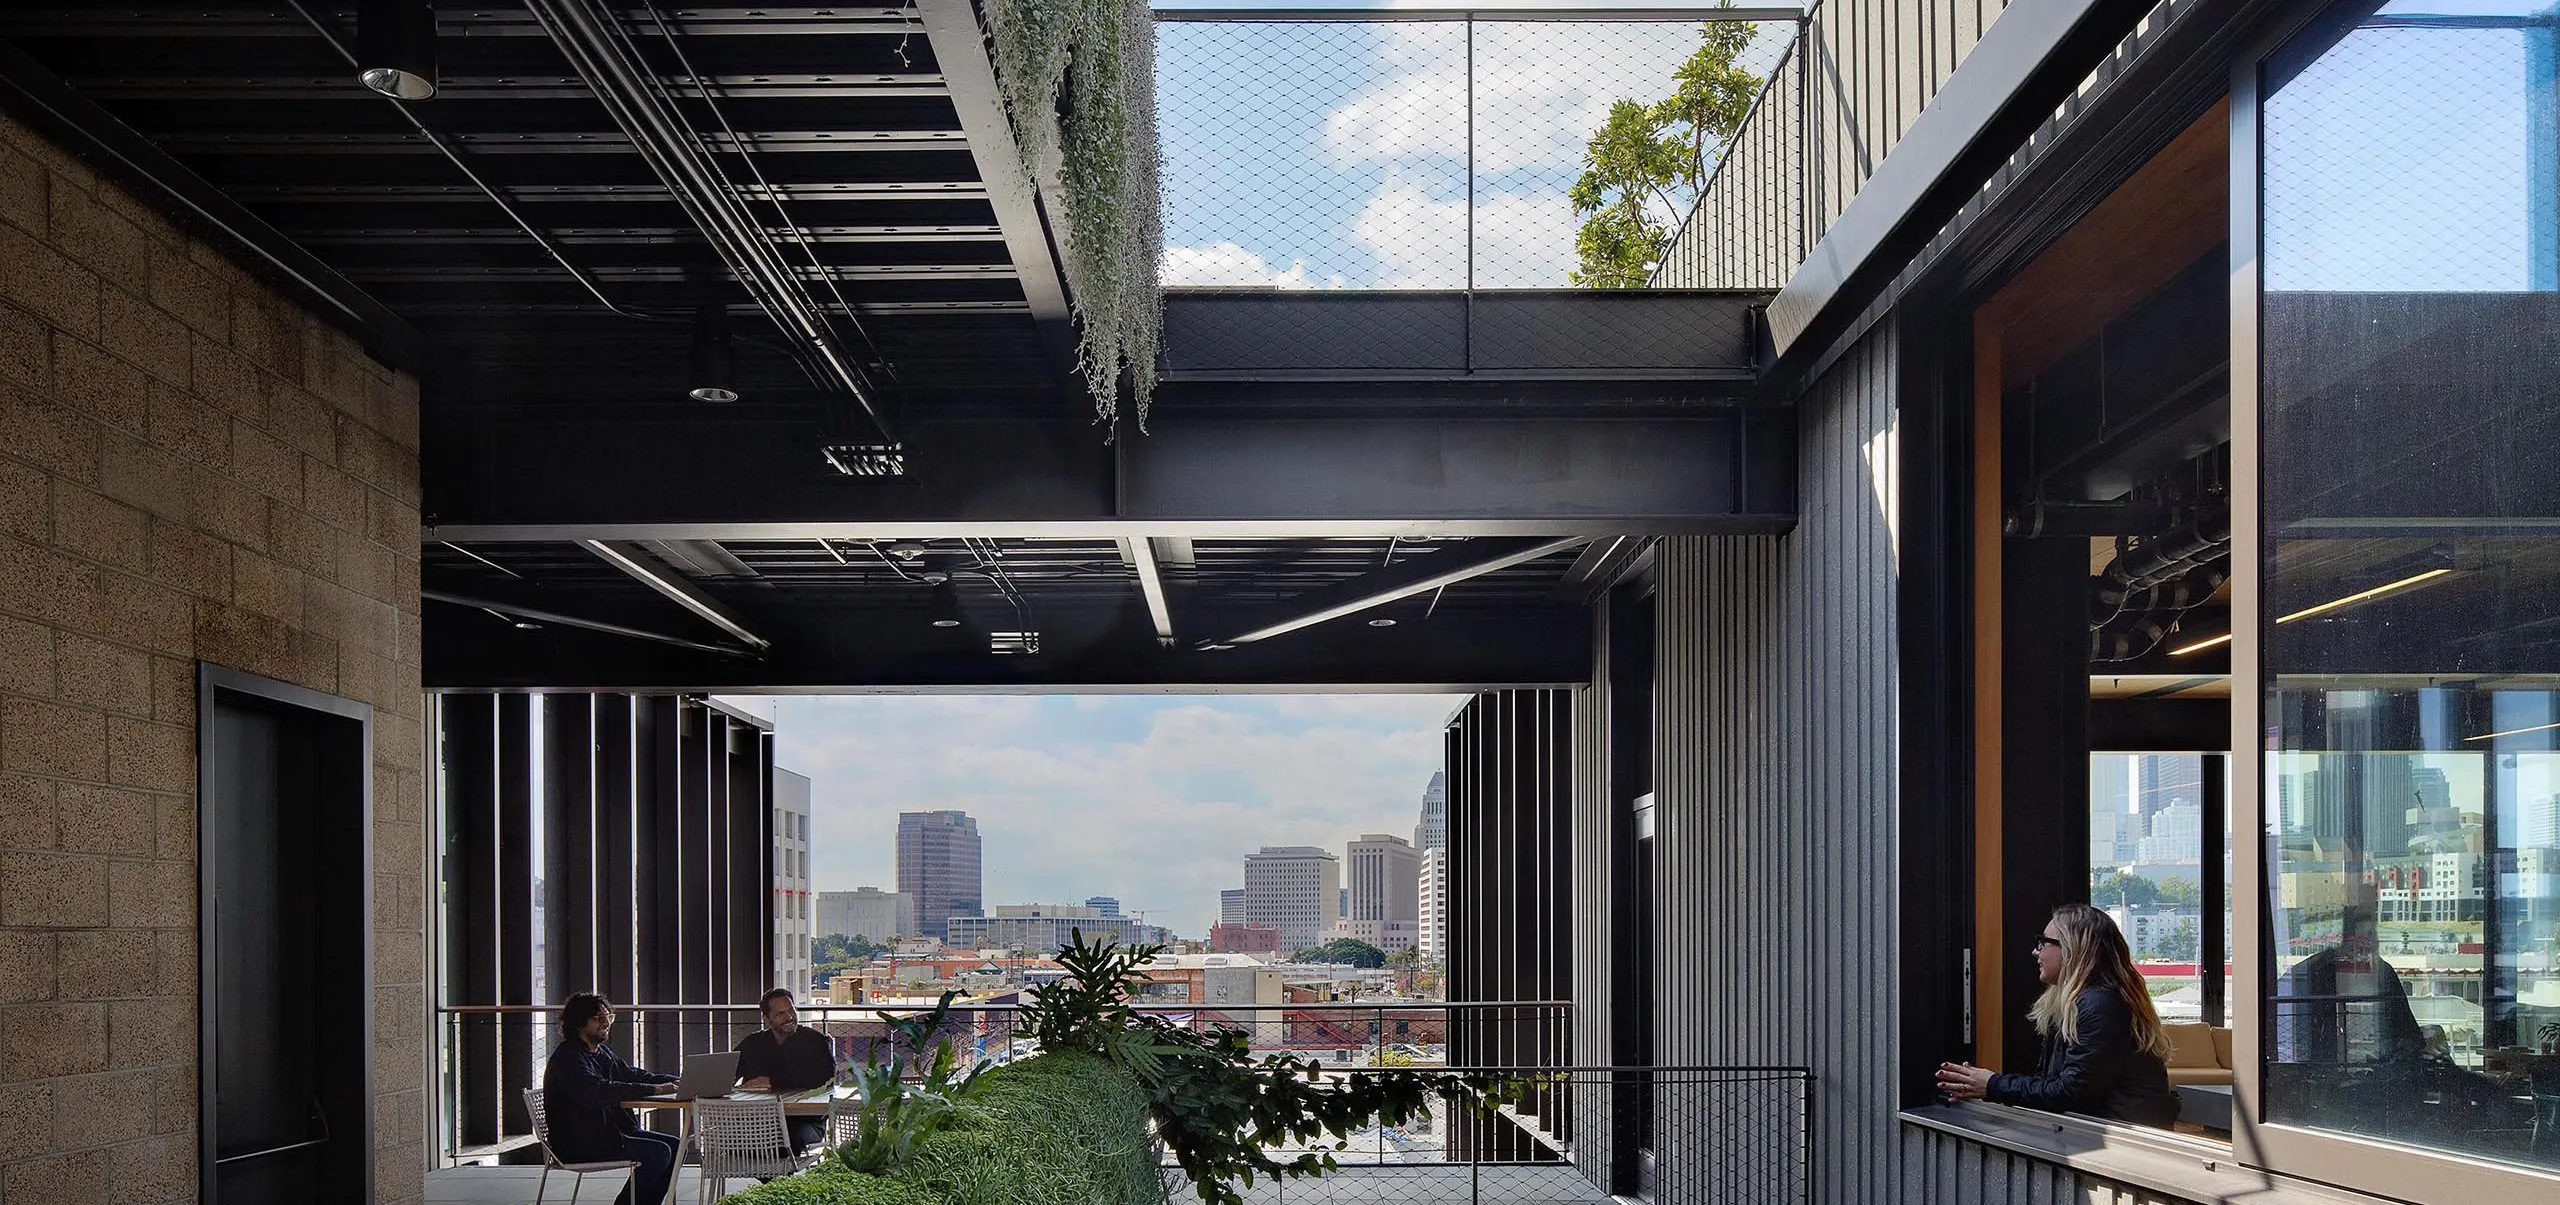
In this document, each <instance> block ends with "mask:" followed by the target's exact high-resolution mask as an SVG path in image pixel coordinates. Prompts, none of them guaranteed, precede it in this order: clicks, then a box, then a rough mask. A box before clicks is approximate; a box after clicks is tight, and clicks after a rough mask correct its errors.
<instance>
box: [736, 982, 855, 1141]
mask: <svg viewBox="0 0 2560 1205" xmlns="http://www.w3.org/2000/svg"><path fill="white" fill-rule="evenodd" d="M757 1011H759V1012H761V1013H763V1014H764V1028H763V1029H761V1030H758V1031H756V1032H754V1033H751V1034H748V1035H747V1040H746V1041H743V1042H740V1043H738V1086H739V1087H740V1088H743V1089H745V1090H747V1091H749V1092H802V1091H806V1090H808V1089H810V1088H817V1087H823V1086H825V1085H827V1084H832V1083H834V1082H835V1078H836V1050H835V1043H833V1042H830V1041H828V1040H827V1036H826V1035H825V1034H822V1033H819V1032H818V1031H816V1030H814V1029H808V1028H804V1027H803V1026H802V1025H801V1024H800V1011H799V1010H798V1009H797V1008H795V1007H793V1006H792V1000H791V993H790V991H789V990H787V989H784V988H778V987H777V988H775V989H773V990H772V991H769V992H766V993H765V994H764V999H763V1000H762V1001H760V1002H758V1004H757ZM826 1131H827V1123H826V1120H825V1119H824V1118H819V1117H794V1118H792V1119H791V1146H792V1149H794V1150H807V1149H809V1148H810V1147H813V1146H816V1145H818V1143H819V1142H821V1141H823V1140H824V1139H825V1138H826Z"/></svg>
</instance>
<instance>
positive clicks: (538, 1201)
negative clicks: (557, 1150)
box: [533, 1163, 551, 1205]
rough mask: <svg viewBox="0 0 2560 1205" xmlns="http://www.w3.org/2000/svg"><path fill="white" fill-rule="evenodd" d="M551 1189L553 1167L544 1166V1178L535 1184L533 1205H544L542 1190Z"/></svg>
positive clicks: (546, 1164)
mask: <svg viewBox="0 0 2560 1205" xmlns="http://www.w3.org/2000/svg"><path fill="white" fill-rule="evenodd" d="M549 1187H551V1165H550V1164H548V1163H545V1164H543V1165H542V1178H541V1179H539V1180H536V1181H534V1182H533V1205H542V1190H543V1189H546V1188H549Z"/></svg>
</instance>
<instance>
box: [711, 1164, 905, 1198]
mask: <svg viewBox="0 0 2560 1205" xmlns="http://www.w3.org/2000/svg"><path fill="white" fill-rule="evenodd" d="M826 1166H827V1165H825V1164H821V1165H819V1168H820V1169H819V1170H817V1171H809V1172H802V1173H801V1174H799V1175H796V1176H788V1177H785V1178H783V1179H780V1180H776V1181H774V1182H773V1183H771V1184H759V1185H756V1186H755V1187H753V1188H750V1189H747V1190H746V1191H744V1192H733V1193H730V1194H729V1195H728V1196H725V1197H722V1198H720V1199H721V1201H722V1202H724V1205H943V1202H942V1198H940V1197H937V1196H935V1195H933V1194H932V1193H930V1192H927V1191H925V1190H924V1189H921V1188H918V1187H916V1186H915V1185H913V1184H908V1183H906V1182H904V1181H900V1180H891V1179H886V1178H884V1177H880V1176H866V1175H861V1174H859V1173H856V1172H848V1171H842V1170H833V1171H830V1170H826Z"/></svg>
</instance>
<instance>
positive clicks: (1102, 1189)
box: [899, 1052, 1164, 1205]
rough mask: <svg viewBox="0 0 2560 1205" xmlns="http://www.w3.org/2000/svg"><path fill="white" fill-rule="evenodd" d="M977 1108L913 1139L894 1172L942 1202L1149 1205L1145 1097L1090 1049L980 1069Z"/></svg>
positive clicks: (1156, 1187)
mask: <svg viewBox="0 0 2560 1205" xmlns="http://www.w3.org/2000/svg"><path fill="white" fill-rule="evenodd" d="M970 1104H971V1105H972V1106H973V1107H975V1108H976V1109H977V1110H978V1111H979V1114H980V1115H979V1116H978V1117H976V1118H973V1119H971V1120H969V1121H966V1122H962V1123H960V1124H958V1125H955V1126H953V1127H952V1128H951V1129H950V1130H948V1131H945V1132H943V1133H940V1134H936V1135H933V1136H932V1137H930V1138H927V1139H925V1140H924V1141H923V1142H921V1143H919V1144H917V1148H916V1154H915V1159H914V1160H913V1162H911V1163H909V1164H908V1165H907V1166H906V1168H905V1169H903V1170H902V1171H901V1172H900V1173H899V1174H900V1175H901V1176H902V1177H904V1178H906V1179H909V1180H911V1181H912V1182H914V1183H916V1184H919V1185H922V1186H924V1187H926V1188H928V1189H931V1190H932V1191H933V1192H934V1193H935V1194H936V1195H937V1196H938V1197H939V1198H940V1200H942V1201H943V1202H944V1205H1158V1203H1159V1202H1160V1201H1162V1199H1163V1195H1164V1190H1163V1182H1162V1181H1161V1180H1160V1179H1159V1178H1158V1177H1157V1175H1156V1168H1155V1159H1154V1156H1153V1153H1152V1152H1151V1150H1150V1148H1149V1146H1148V1142H1147V1096H1146V1093H1145V1092H1144V1091H1142V1090H1141V1089H1140V1088H1139V1087H1138V1085H1137V1082H1136V1081H1135V1080H1133V1079H1131V1078H1130V1076H1129V1074H1128V1073H1127V1072H1125V1071H1122V1070H1120V1069H1119V1068H1117V1067H1114V1066H1112V1065H1111V1064H1110V1063H1108V1062H1106V1061H1104V1060H1102V1059H1099V1058H1095V1057H1093V1056H1091V1055H1084V1054H1074V1053H1065V1052H1059V1053H1050V1054H1043V1055H1041V1056H1039V1057H1038V1058H1034V1059H1030V1060H1027V1061H1025V1062H1020V1063H1014V1064H1010V1065H1008V1066H1004V1067H999V1068H996V1069H995V1070H992V1071H989V1072H988V1073H987V1074H986V1075H985V1076H984V1077H982V1079H981V1082H980V1085H979V1087H978V1090H977V1092H976V1093H974V1094H973V1095H972V1096H971V1097H970Z"/></svg>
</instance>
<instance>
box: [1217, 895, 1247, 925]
mask: <svg viewBox="0 0 2560 1205" xmlns="http://www.w3.org/2000/svg"><path fill="white" fill-rule="evenodd" d="M1218 923H1219V924H1222V925H1241V924H1243V923H1244V888H1242V887H1233V888H1229V889H1227V890H1225V891H1221V892H1219V893H1218Z"/></svg>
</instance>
